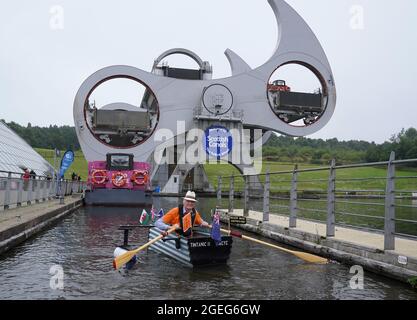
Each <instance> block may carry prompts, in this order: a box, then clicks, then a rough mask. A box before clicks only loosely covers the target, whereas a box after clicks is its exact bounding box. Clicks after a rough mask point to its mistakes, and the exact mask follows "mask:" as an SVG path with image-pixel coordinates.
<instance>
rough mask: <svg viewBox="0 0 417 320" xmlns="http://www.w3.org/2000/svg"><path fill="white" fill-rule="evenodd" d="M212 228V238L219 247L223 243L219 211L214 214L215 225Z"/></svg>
mask: <svg viewBox="0 0 417 320" xmlns="http://www.w3.org/2000/svg"><path fill="white" fill-rule="evenodd" d="M211 226H212V228H211V238H212V239H213V240H214V243H215V244H216V246H217V245H219V243H220V242H221V241H222V236H221V234H220V214H219V211H218V210H217V209H216V211H215V212H214V216H213V223H212V224H211Z"/></svg>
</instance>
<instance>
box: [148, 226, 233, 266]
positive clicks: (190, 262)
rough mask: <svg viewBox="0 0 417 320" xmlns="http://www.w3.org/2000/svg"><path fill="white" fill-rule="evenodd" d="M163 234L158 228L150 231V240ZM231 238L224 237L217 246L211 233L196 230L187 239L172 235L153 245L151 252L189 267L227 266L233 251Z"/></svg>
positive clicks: (150, 248)
mask: <svg viewBox="0 0 417 320" xmlns="http://www.w3.org/2000/svg"><path fill="white" fill-rule="evenodd" d="M160 234H161V230H159V229H158V228H156V227H153V228H150V229H149V240H152V239H154V238H156V237H157V236H159V235H160ZM232 243H233V239H232V237H231V236H222V238H221V242H220V243H219V244H218V245H217V246H216V244H215V242H214V240H213V239H211V237H210V233H208V232H207V231H204V230H202V229H199V228H195V230H194V232H193V236H192V237H189V238H186V237H183V236H179V235H176V234H170V235H168V236H167V237H165V238H163V239H162V240H159V241H157V242H155V243H154V244H152V245H151V246H150V247H149V250H152V251H156V252H160V253H163V254H165V255H166V256H168V257H170V258H173V259H175V260H177V261H179V262H181V263H183V264H185V265H187V266H189V267H198V266H207V265H218V264H226V263H227V260H228V259H229V256H230V252H231V250H232Z"/></svg>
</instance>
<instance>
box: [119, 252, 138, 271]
mask: <svg viewBox="0 0 417 320" xmlns="http://www.w3.org/2000/svg"><path fill="white" fill-rule="evenodd" d="M135 254H136V251H135V250H133V251H128V252H125V253H123V254H122V255H120V256H118V257H116V258H114V260H113V268H115V269H116V270H117V269H119V268H120V267H121V266H123V265H125V264H126V263H128V262H129V261H130V260H131V259H132V258H133V257H134V255H135Z"/></svg>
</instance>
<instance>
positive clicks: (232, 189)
mask: <svg viewBox="0 0 417 320" xmlns="http://www.w3.org/2000/svg"><path fill="white" fill-rule="evenodd" d="M234 193H235V177H234V176H231V177H230V188H229V213H233V202H234Z"/></svg>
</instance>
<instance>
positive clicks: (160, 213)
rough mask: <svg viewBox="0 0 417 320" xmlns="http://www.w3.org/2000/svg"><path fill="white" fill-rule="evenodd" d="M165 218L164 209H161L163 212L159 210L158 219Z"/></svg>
mask: <svg viewBox="0 0 417 320" xmlns="http://www.w3.org/2000/svg"><path fill="white" fill-rule="evenodd" d="M163 216H164V209H162V208H161V210H159V212H158V215H157V218H158V219H160V218H162V217H163Z"/></svg>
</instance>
